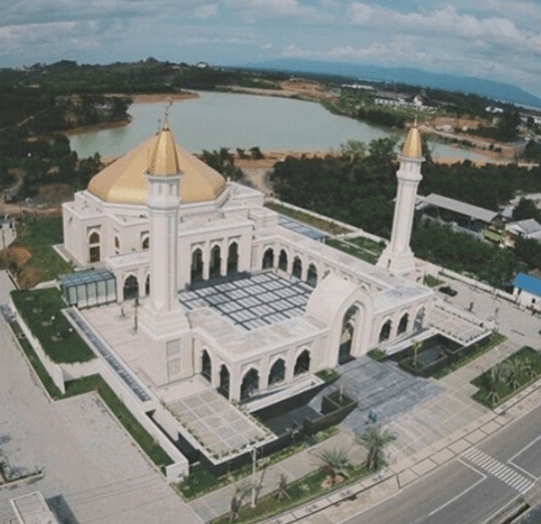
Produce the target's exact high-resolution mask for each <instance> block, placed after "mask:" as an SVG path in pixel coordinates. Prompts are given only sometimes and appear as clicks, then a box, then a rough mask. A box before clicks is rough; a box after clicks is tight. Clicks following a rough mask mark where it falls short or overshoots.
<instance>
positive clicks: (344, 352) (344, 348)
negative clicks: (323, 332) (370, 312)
mask: <svg viewBox="0 0 541 524" xmlns="http://www.w3.org/2000/svg"><path fill="white" fill-rule="evenodd" d="M358 316H359V309H358V308H357V306H351V307H350V308H349V309H348V310H347V311H346V314H345V315H344V318H343V320H342V335H341V337H340V349H339V351H338V363H339V364H345V363H346V362H349V361H350V360H353V357H352V356H351V346H352V344H353V335H354V333H355V327H356V326H357V324H358V322H357V320H358Z"/></svg>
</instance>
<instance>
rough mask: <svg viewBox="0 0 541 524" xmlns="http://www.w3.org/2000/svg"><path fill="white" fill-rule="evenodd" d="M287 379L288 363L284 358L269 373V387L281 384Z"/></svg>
mask: <svg viewBox="0 0 541 524" xmlns="http://www.w3.org/2000/svg"><path fill="white" fill-rule="evenodd" d="M285 378H286V363H285V361H284V359H283V358H279V359H278V360H277V361H276V362H275V363H274V364H273V365H272V367H271V370H270V373H269V386H272V385H274V384H279V383H280V382H283V381H284V380H285Z"/></svg>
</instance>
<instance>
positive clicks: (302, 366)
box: [293, 349, 310, 376]
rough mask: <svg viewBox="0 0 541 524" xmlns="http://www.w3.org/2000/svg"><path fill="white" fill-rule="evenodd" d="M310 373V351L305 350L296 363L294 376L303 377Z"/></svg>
mask: <svg viewBox="0 0 541 524" xmlns="http://www.w3.org/2000/svg"><path fill="white" fill-rule="evenodd" d="M308 371H310V351H308V350H307V349H305V350H304V351H303V352H302V353H301V354H300V355H299V356H298V357H297V360H296V361H295V368H294V369H293V374H294V375H295V376H296V375H302V374H303V373H308Z"/></svg>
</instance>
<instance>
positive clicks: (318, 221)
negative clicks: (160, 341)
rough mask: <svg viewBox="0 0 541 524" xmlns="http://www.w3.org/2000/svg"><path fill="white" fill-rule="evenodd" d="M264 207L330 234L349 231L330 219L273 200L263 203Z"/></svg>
mask: <svg viewBox="0 0 541 524" xmlns="http://www.w3.org/2000/svg"><path fill="white" fill-rule="evenodd" d="M265 207H268V208H269V209H272V210H273V211H276V212H277V213H280V214H282V215H285V216H288V217H291V218H293V219H295V220H298V221H299V222H304V223H305V224H308V225H309V226H313V227H316V228H318V229H321V230H322V231H326V232H327V233H331V235H340V234H342V233H347V232H348V231H350V230H349V229H345V228H343V227H342V226H339V225H338V224H335V223H334V222H333V221H332V219H329V220H324V219H322V218H316V217H313V216H311V215H308V214H306V213H302V212H301V211H297V210H295V209H290V208H289V207H285V206H282V205H280V204H275V203H273V202H269V203H267V204H265Z"/></svg>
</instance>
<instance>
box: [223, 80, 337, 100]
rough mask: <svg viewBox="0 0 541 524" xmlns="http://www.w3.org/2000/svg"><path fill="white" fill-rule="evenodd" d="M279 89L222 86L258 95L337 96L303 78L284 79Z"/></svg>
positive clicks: (308, 97) (238, 91)
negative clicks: (297, 79)
mask: <svg viewBox="0 0 541 524" xmlns="http://www.w3.org/2000/svg"><path fill="white" fill-rule="evenodd" d="M278 84H279V85H280V87H281V89H259V88H257V87H241V86H223V87H224V89H227V90H229V91H234V92H237V93H248V94H252V95H260V96H278V97H282V98H293V97H295V98H301V99H303V100H314V101H319V100H330V99H333V98H337V97H336V95H335V94H333V93H332V92H331V91H329V90H328V89H327V88H326V87H325V86H324V85H323V84H320V83H318V82H309V81H305V80H302V81H301V80H299V81H296V80H284V81H282V82H278Z"/></svg>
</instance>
